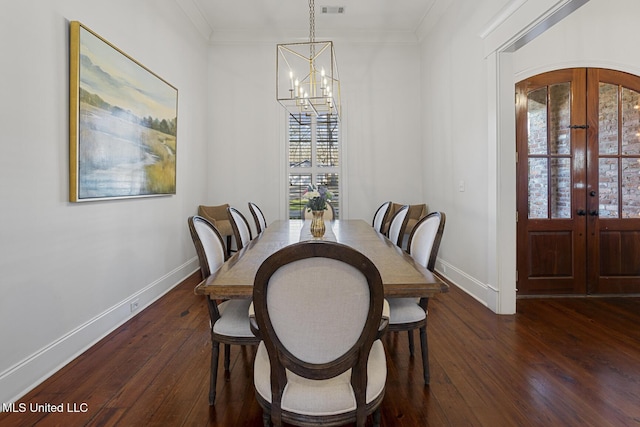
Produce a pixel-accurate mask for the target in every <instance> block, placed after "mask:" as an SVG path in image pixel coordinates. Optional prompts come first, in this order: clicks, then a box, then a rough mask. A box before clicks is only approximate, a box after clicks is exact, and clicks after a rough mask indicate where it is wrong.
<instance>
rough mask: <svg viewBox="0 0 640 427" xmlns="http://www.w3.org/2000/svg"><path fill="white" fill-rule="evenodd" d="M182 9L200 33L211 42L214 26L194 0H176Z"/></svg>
mask: <svg viewBox="0 0 640 427" xmlns="http://www.w3.org/2000/svg"><path fill="white" fill-rule="evenodd" d="M175 1H176V3H177V4H178V6H179V7H180V9H182V11H183V12H184V14H185V15H186V16H187V18H189V20H190V21H191V23H193V26H194V27H196V29H197V30H198V32H199V33H200V35H202V37H203V38H204V39H205V41H207V42H209V41H210V40H211V35H212V34H213V28H211V25H209V22H208V21H207V19H206V18H205V16H204V14H203V13H202V11H201V10H200V8H199V7H198V5H197V4H196V3H195V2H194V1H193V0H175Z"/></svg>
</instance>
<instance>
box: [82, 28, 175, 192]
mask: <svg viewBox="0 0 640 427" xmlns="http://www.w3.org/2000/svg"><path fill="white" fill-rule="evenodd" d="M69 103H70V127H69V130H70V132H69V134H70V138H69V139H70V150H69V151H70V165H69V167H70V185H69V187H70V189H69V200H70V201H72V202H81V201H87V200H104V199H110V198H127V197H148V196H158V195H167V194H175V192H176V149H177V140H176V136H177V105H178V90H177V89H176V88H175V87H173V86H172V85H170V84H169V83H167V82H166V81H164V80H163V79H161V78H160V77H158V76H157V75H156V74H154V73H153V72H151V71H150V70H148V69H147V68H145V67H144V66H142V65H141V64H139V63H138V62H137V61H135V60H134V59H133V58H131V57H129V56H128V55H126V54H125V53H124V52H122V51H120V50H119V49H118V48H116V47H115V46H113V45H112V44H110V43H109V42H107V41H106V40H104V39H103V38H101V37H100V36H98V35H97V34H95V33H94V32H93V31H91V30H89V29H88V28H86V27H85V26H84V25H82V24H80V23H79V22H77V21H73V22H71V23H70V97H69Z"/></svg>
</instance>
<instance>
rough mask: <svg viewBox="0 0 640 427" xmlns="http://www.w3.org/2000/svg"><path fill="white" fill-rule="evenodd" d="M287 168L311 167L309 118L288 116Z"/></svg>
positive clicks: (302, 115)
mask: <svg viewBox="0 0 640 427" xmlns="http://www.w3.org/2000/svg"><path fill="white" fill-rule="evenodd" d="M289 166H290V167H300V168H303V167H311V166H312V164H311V118H310V116H307V115H305V114H297V115H295V116H294V115H293V114H290V115H289Z"/></svg>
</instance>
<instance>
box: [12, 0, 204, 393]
mask: <svg viewBox="0 0 640 427" xmlns="http://www.w3.org/2000/svg"><path fill="white" fill-rule="evenodd" d="M71 20H78V21H80V22H82V23H83V24H84V25H86V26H87V27H89V28H91V29H92V30H94V31H95V32H97V33H98V34H99V35H101V36H102V37H104V38H105V39H106V40H108V41H110V42H111V43H113V44H114V45H116V46H118V47H119V48H120V49H121V50H123V51H124V52H126V53H127V54H129V55H131V56H132V57H134V58H136V59H137V60H138V61H139V62H140V63H142V64H143V65H145V66H146V67H148V68H149V69H151V70H153V71H154V72H155V73H157V74H158V75H160V76H161V77H162V78H164V79H165V80H167V81H168V82H170V83H171V84H172V85H174V86H175V87H177V88H178V90H179V94H178V97H179V105H178V110H179V121H178V152H177V159H178V164H177V195H176V196H170V197H159V198H144V199H129V200H118V201H102V202H86V203H80V204H72V203H69V202H68V201H67V200H68V179H69V176H68V175H69V173H68V165H69V161H68V156H69V150H68V108H69V107H68V105H69V101H68V99H69V95H68V92H69V84H68V78H69V77H68V75H69V74H68V72H69V65H68V63H69V49H68V45H69V35H68V34H69V30H68V27H69V25H68V21H71ZM0 51H1V52H2V58H3V59H2V78H1V79H0V93H2V100H3V102H1V103H0V121H1V123H2V155H1V156H0V197H1V200H2V209H1V210H0V291H1V295H2V297H1V298H0V325H2V328H0V343H2V344H1V345H0V402H9V401H11V400H13V399H15V398H17V397H19V396H21V395H22V394H23V393H24V392H26V391H27V390H28V389H30V388H31V387H33V386H34V385H35V384H37V383H38V382H39V381H41V380H42V379H44V378H45V377H46V376H48V375H49V374H50V373H52V372H53V371H55V370H57V369H58V368H59V367H61V366H62V365H63V364H65V363H66V362H68V361H69V360H71V359H72V358H73V357H74V356H75V355H77V354H79V353H80V352H81V351H83V350H84V349H86V348H87V347H88V346H90V345H91V344H92V343H93V342H95V341H96V340H98V339H99V338H101V337H102V336H103V335H105V334H106V333H107V332H109V331H110V330H112V329H113V328H115V327H116V326H117V325H119V324H120V323H122V322H124V321H125V320H127V319H128V318H129V317H131V313H130V307H129V302H130V301H131V300H132V299H134V298H139V301H140V307H141V308H142V307H144V306H146V305H148V304H149V303H150V302H151V301H153V300H154V299H155V298H157V297H158V296H160V295H161V294H163V293H164V292H166V291H167V290H168V289H170V288H171V287H173V286H174V285H175V284H177V283H179V282H180V281H181V280H182V279H184V277H186V276H187V275H188V274H190V273H192V272H193V271H195V269H196V268H197V260H196V258H195V251H194V249H193V244H192V242H191V238H190V236H189V232H188V229H187V225H186V218H187V216H188V215H191V214H193V213H195V207H196V206H197V204H198V203H199V201H200V200H202V199H203V198H205V197H206V188H207V183H206V181H205V180H204V179H202V177H204V176H205V175H206V170H207V167H208V165H207V162H206V158H205V156H204V155H203V154H204V153H206V152H207V144H206V143H207V128H206V124H205V123H206V117H207V97H206V96H207V94H206V91H205V90H203V88H205V87H206V81H207V78H208V76H207V61H206V58H207V49H206V46H205V43H204V41H203V40H202V38H201V36H200V35H199V34H198V33H197V31H196V30H195V29H194V28H193V26H192V24H191V23H190V22H189V21H188V19H187V18H186V17H185V15H184V13H183V12H182V11H181V9H180V8H179V7H178V6H177V4H176V3H175V1H174V0H137V1H135V2H131V1H128V0H111V1H108V2H105V1H99V0H91V1H88V0H47V1H36V0H20V1H18V0H14V1H5V2H3V5H2V14H1V15H0Z"/></svg>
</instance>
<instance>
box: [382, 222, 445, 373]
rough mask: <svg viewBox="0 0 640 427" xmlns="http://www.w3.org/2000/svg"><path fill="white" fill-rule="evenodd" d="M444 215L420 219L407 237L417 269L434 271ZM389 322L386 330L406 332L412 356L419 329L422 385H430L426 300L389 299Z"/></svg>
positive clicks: (442, 231)
mask: <svg viewBox="0 0 640 427" xmlns="http://www.w3.org/2000/svg"><path fill="white" fill-rule="evenodd" d="M445 221H446V215H445V214H444V212H432V213H430V214H429V215H427V216H425V217H423V218H422V219H421V220H420V221H418V223H417V224H416V226H415V227H414V228H413V231H412V232H411V235H410V236H409V243H408V252H409V255H411V257H413V259H414V260H415V261H416V262H417V263H418V264H420V265H422V266H423V267H425V268H427V269H428V270H429V271H433V268H434V266H435V263H436V257H437V256H438V249H439V248H440V241H441V240H442V234H443V233H444V224H445ZM388 301H389V308H390V310H391V318H390V319H389V330H390V331H394V332H398V331H407V332H408V334H409V353H410V354H411V355H413V350H414V345H413V331H414V330H415V329H420V347H421V350H422V372H423V376H424V383H425V384H429V380H430V374H429V344H428V341H427V314H428V310H427V305H428V303H429V298H420V299H419V300H416V299H414V298H389V299H388Z"/></svg>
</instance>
